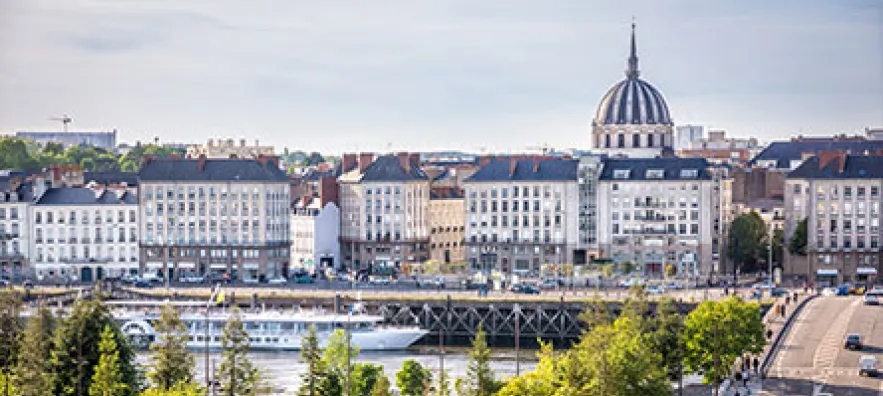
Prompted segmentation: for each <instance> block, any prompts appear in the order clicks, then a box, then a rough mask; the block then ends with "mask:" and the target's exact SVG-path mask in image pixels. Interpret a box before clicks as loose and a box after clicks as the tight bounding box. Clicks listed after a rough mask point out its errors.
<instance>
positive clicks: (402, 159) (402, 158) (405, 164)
mask: <svg viewBox="0 0 883 396" xmlns="http://www.w3.org/2000/svg"><path fill="white" fill-rule="evenodd" d="M396 156H397V157H398V158H399V165H401V166H402V169H404V170H405V173H410V172H411V163H410V161H408V160H409V159H410V157H408V153H398V154H396Z"/></svg>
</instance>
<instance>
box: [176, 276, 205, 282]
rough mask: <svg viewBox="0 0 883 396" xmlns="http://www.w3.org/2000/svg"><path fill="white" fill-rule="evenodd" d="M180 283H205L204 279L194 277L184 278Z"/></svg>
mask: <svg viewBox="0 0 883 396" xmlns="http://www.w3.org/2000/svg"><path fill="white" fill-rule="evenodd" d="M181 282H183V283H203V282H205V278H203V277H201V276H196V275H190V276H185V277H183V278H181Z"/></svg>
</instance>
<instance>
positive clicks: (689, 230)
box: [613, 223, 699, 235]
mask: <svg viewBox="0 0 883 396" xmlns="http://www.w3.org/2000/svg"><path fill="white" fill-rule="evenodd" d="M613 234H615V235H622V234H669V235H698V234H699V224H697V223H692V224H684V223H681V224H677V227H675V224H664V225H657V226H647V225H641V224H637V225H622V226H620V224H619V223H613Z"/></svg>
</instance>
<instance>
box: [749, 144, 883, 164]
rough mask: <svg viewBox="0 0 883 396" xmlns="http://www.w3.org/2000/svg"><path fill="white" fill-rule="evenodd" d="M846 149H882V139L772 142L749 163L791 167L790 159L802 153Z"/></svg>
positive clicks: (856, 152) (860, 151) (863, 151)
mask: <svg viewBox="0 0 883 396" xmlns="http://www.w3.org/2000/svg"><path fill="white" fill-rule="evenodd" d="M830 150H846V151H847V152H848V153H849V154H854V155H863V154H868V153H870V152H873V151H877V150H883V140H864V139H856V138H850V139H843V138H799V139H794V140H791V141H787V142H772V143H770V144H769V145H768V146H767V147H766V148H765V149H763V151H761V152H760V154H757V155H756V156H755V157H754V158H752V159H751V161H749V162H748V164H749V165H757V162H758V161H773V160H774V161H776V167H777V168H783V169H789V168H791V161H796V160H800V159H801V158H803V155H804V153H812V154H817V153H819V152H822V151H830Z"/></svg>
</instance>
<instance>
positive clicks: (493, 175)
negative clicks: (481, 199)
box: [466, 159, 579, 182]
mask: <svg viewBox="0 0 883 396" xmlns="http://www.w3.org/2000/svg"><path fill="white" fill-rule="evenodd" d="M510 161H511V160H510V159H495V160H491V161H490V162H488V163H487V165H485V166H483V167H481V168H480V169H479V170H478V171H477V172H475V173H474V174H473V175H472V176H470V177H469V178H468V179H466V181H467V182H486V181H576V180H577V172H576V170H577V166H578V165H579V160H575V159H555V160H539V161H537V164H536V165H537V166H536V171H534V160H530V159H522V160H517V163H516V165H515V169H514V172H512V173H511V174H510V173H509V170H510V164H511V163H510Z"/></svg>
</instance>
